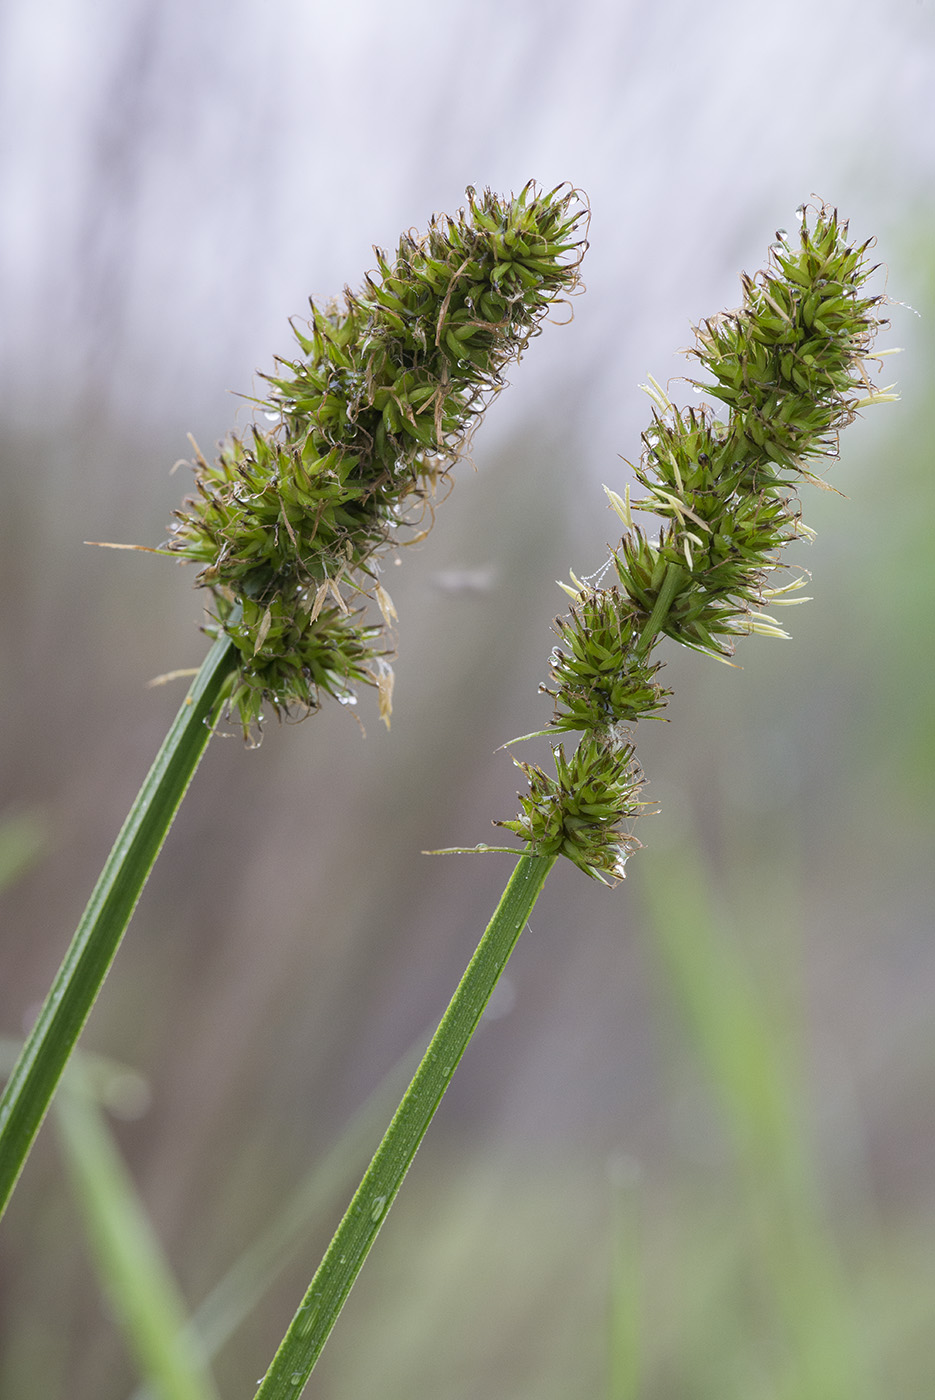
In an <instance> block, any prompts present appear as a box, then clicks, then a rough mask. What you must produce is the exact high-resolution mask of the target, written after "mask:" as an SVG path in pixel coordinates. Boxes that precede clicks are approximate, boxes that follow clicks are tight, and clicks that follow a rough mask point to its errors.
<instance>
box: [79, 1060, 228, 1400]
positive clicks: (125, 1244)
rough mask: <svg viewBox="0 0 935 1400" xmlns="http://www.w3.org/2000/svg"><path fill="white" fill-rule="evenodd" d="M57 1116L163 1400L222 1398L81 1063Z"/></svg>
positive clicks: (125, 1312)
mask: <svg viewBox="0 0 935 1400" xmlns="http://www.w3.org/2000/svg"><path fill="white" fill-rule="evenodd" d="M73 1070H77V1071H78V1072H72V1073H69V1075H68V1076H67V1079H66V1082H65V1084H64V1085H63V1087H62V1092H61V1094H60V1095H59V1097H58V1100H57V1102H56V1121H57V1124H58V1127H59V1130H60V1134H61V1139H62V1145H63V1148H64V1151H65V1157H66V1161H67V1163H68V1167H69V1171H70V1173H71V1176H72V1179H73V1182H74V1187H75V1194H76V1196H77V1199H78V1202H79V1205H80V1208H81V1213H82V1216H83V1220H84V1228H85V1233H86V1235H87V1239H88V1243H89V1245H90V1249H91V1253H92V1256H93V1259H94V1264H95V1267H96V1270H97V1274H98V1277H99V1279H100V1282H101V1285H102V1288H103V1290H104V1292H105V1293H106V1295H107V1297H108V1299H109V1301H110V1306H111V1309H112V1311H113V1314H114V1316H115V1318H116V1319H117V1321H118V1323H119V1325H120V1328H121V1330H122V1332H123V1335H124V1337H125V1340H126V1343H127V1347H128V1349H129V1351H130V1352H131V1353H132V1355H133V1356H134V1358H135V1360H136V1363H137V1365H138V1366H139V1368H140V1370H141V1372H142V1373H143V1375H144V1376H146V1377H147V1379H148V1380H149V1382H150V1384H151V1386H152V1390H153V1393H154V1394H155V1395H157V1396H158V1397H159V1400H217V1397H218V1391H217V1389H216V1388H215V1386H214V1383H213V1381H212V1379H211V1375H210V1372H209V1369H208V1367H207V1364H206V1362H205V1361H204V1358H203V1357H202V1355H201V1352H200V1349H199V1348H198V1346H197V1344H196V1343H194V1342H193V1341H192V1339H191V1335H190V1333H189V1332H188V1330H187V1328H186V1326H185V1322H186V1308H185V1304H184V1302H183V1300H182V1298H181V1296H180V1295H179V1292H178V1289H177V1287H176V1284H175V1280H174V1278H173V1276H172V1273H171V1270H170V1269H169V1266H168V1264H167V1262H166V1259H165V1256H164V1255H163V1252H162V1249H161V1246H160V1244H159V1241H158V1240H157V1239H156V1237H155V1235H154V1233H153V1230H152V1227H151V1225H150V1222H149V1219H148V1217H147V1214H146V1211H145V1209H144V1207H143V1203H142V1201H141V1200H140V1197H139V1194H138V1193H137V1190H136V1187H135V1186H134V1184H133V1180H132V1178H131V1176H130V1173H129V1172H128V1171H127V1168H126V1166H125V1164H124V1161H123V1158H122V1157H121V1155H120V1153H119V1151H118V1150H117V1146H116V1144H115V1142H114V1139H113V1135H112V1133H111V1131H110V1128H109V1127H108V1125H107V1122H106V1121H105V1119H104V1115H103V1111H102V1110H101V1108H100V1107H99V1105H98V1104H97V1103H96V1101H95V1100H94V1098H93V1097H92V1095H91V1094H90V1093H89V1092H88V1089H87V1086H86V1085H85V1084H84V1077H83V1075H82V1074H81V1073H80V1070H78V1067H77V1066H74V1067H73Z"/></svg>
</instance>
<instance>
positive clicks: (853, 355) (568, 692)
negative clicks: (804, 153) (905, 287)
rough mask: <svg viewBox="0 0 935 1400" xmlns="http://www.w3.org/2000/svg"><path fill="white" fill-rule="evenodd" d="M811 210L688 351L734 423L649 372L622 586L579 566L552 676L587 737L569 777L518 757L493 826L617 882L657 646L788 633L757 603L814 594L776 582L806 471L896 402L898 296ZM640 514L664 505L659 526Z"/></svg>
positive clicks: (656, 703) (714, 647) (563, 710)
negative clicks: (518, 792) (885, 316)
mask: <svg viewBox="0 0 935 1400" xmlns="http://www.w3.org/2000/svg"><path fill="white" fill-rule="evenodd" d="M799 213H800V217H801V231H800V234H799V238H798V242H797V246H793V245H792V243H791V242H790V241H788V240H787V238H786V236H785V235H784V234H779V235H777V238H778V242H777V243H776V244H775V245H774V246H773V248H772V249H771V250H770V260H769V265H768V267H767V269H766V270H765V271H764V272H761V273H760V274H759V276H757V277H755V278H753V277H748V276H746V275H744V277H743V278H742V289H743V304H742V306H741V307H740V309H739V310H738V311H734V312H729V313H726V314H724V315H721V316H717V317H714V318H713V319H711V320H709V321H705V322H704V323H703V324H702V325H701V326H699V327H698V328H697V329H696V331H695V346H694V348H693V349H692V350H691V351H690V352H689V353H690V354H692V355H693V356H694V357H695V358H696V359H698V360H700V361H701V364H702V365H703V366H704V368H705V369H706V370H707V371H708V373H709V374H710V375H711V377H712V379H713V381H714V382H713V383H703V384H696V385H695V387H696V388H698V389H700V390H701V391H702V392H704V393H707V394H709V395H710V396H711V397H712V398H716V399H719V400H721V402H722V403H723V404H724V405H725V406H726V408H727V411H728V416H727V420H726V422H722V421H719V420H717V419H715V418H714V416H713V414H712V413H711V411H710V410H709V409H708V408H707V407H701V408H695V409H687V410H683V409H679V408H676V407H675V406H674V405H673V404H672V403H671V402H670V400H669V398H668V396H667V395H666V394H665V392H664V391H663V390H662V389H661V388H660V387H659V385H658V384H656V383H655V382H654V381H653V382H651V386H650V388H649V393H650V396H651V398H652V399H653V401H654V403H655V405H656V408H655V411H654V414H653V421H652V423H651V425H650V427H649V428H648V429H647V431H646V432H645V433H644V434H643V449H644V450H643V455H642V458H641V460H640V463H639V465H638V466H636V467H635V468H634V469H633V470H634V473H635V475H636V478H637V480H638V481H639V483H640V485H641V486H642V487H643V488H644V489H645V491H646V492H647V494H646V496H645V497H644V498H643V499H642V500H640V501H638V502H633V503H631V501H630V496H629V490H627V492H626V494H625V496H623V497H621V496H620V495H618V494H617V493H616V492H614V491H609V490H608V492H607V495H608V498H609V500H610V504H611V506H612V507H613V509H614V510H615V511H616V513H617V515H618V516H619V517H620V519H621V521H622V522H623V524H624V525H625V526H626V533H625V534H624V536H623V539H622V541H621V544H620V546H619V548H618V549H616V550H615V551H614V552H613V554H612V563H613V567H614V570H615V572H616V575H617V584H616V585H615V586H614V587H613V588H610V589H602V588H596V587H591V586H590V585H587V584H583V583H581V582H580V581H579V580H578V579H576V578H575V577H574V575H572V583H573V586H568V585H565V584H563V585H562V587H563V588H565V590H566V592H568V593H569V594H570V595H571V597H572V598H573V599H574V607H573V608H572V610H571V613H570V614H569V616H568V617H566V618H563V619H560V620H558V621H557V623H556V627H557V630H558V633H559V637H560V639H561V641H562V646H561V647H556V648H555V650H554V651H553V653H552V664H551V676H552V680H553V682H554V685H553V687H548V686H543V687H542V689H543V690H545V691H546V693H547V694H549V695H550V696H552V698H553V700H554V702H555V713H554V715H553V718H552V721H551V728H552V729H555V730H559V731H567V730H578V731H582V732H583V733H584V736H585V737H584V738H583V739H582V740H581V743H580V746H579V748H578V750H577V751H576V752H575V754H574V755H573V756H572V758H571V759H570V760H566V758H565V756H564V752H563V750H562V746H561V745H558V746H557V747H556V748H555V749H554V750H553V752H554V756H555V764H556V771H557V775H558V776H557V781H556V780H553V779H550V778H547V777H546V776H545V774H544V773H543V772H542V771H541V769H539V768H534V767H531V766H529V765H527V764H520V765H519V766H520V767H521V768H522V769H523V771H524V772H525V773H526V775H527V777H528V778H529V789H530V790H529V795H528V796H525V797H521V799H520V800H521V803H522V808H523V815H522V816H521V817H520V818H518V819H517V820H516V821H512V822H498V823H495V824H496V825H498V826H505V827H508V828H509V829H510V830H512V831H514V832H516V833H517V834H518V835H519V836H521V837H522V838H523V839H524V841H525V843H526V846H525V850H526V853H527V854H530V855H554V854H555V853H561V854H562V855H567V856H569V857H570V858H571V859H572V860H574V862H575V864H576V865H579V866H580V867H581V868H582V869H583V870H585V871H586V872H587V873H588V874H589V875H592V876H595V877H596V878H598V879H603V880H605V882H614V881H616V880H617V879H619V878H620V877H621V876H622V874H623V864H624V861H625V859H626V855H627V853H628V852H629V850H630V849H631V848H632V847H633V845H634V844H638V843H635V842H634V841H633V838H632V836H631V835H630V834H629V831H628V829H627V828H628V824H629V823H630V822H631V821H632V819H633V818H634V816H635V815H637V812H638V810H639V808H640V805H641V804H640V803H639V802H638V800H637V794H638V790H639V782H640V778H639V770H638V769H637V767H636V766H635V761H634V759H633V751H632V748H631V746H630V745H629V743H628V742H627V740H626V727H627V726H629V725H633V724H635V723H636V722H637V720H639V719H640V718H641V717H642V716H647V715H648V716H651V717H658V715H659V711H660V709H661V708H662V707H663V706H664V704H665V697H666V695H667V694H668V693H669V692H667V691H665V690H662V689H661V687H660V686H659V685H658V684H657V683H656V681H655V679H654V677H655V674H656V671H657V670H658V663H651V662H650V660H649V656H650V653H651V651H652V649H653V648H654V647H655V646H656V644H657V643H658V641H659V640H660V639H661V638H662V637H663V636H667V637H671V638H672V639H673V640H674V641H677V642H680V643H682V645H684V646H688V647H692V648H694V649H695V650H697V651H701V652H704V653H706V654H707V655H710V656H716V657H719V658H721V659H722V660H727V659H729V657H730V656H731V654H732V652H733V647H734V642H735V639H736V638H737V637H738V636H740V635H743V634H746V633H750V632H758V633H760V634H761V635H764V636H774V637H785V636H786V635H787V633H785V632H784V631H783V630H782V628H781V627H779V625H778V624H777V623H776V621H775V619H774V618H772V617H770V616H768V615H767V614H765V613H763V612H761V611H760V609H761V608H762V607H764V606H765V605H767V604H771V605H774V606H775V605H779V604H783V603H792V602H804V601H805V599H802V598H792V597H789V596H788V595H789V594H790V593H793V592H795V591H796V590H797V589H798V588H799V587H800V586H801V584H802V582H803V580H802V578H797V579H793V580H792V582H790V583H787V584H786V585H785V586H782V585H779V586H776V587H768V586H767V585H768V584H769V582H770V580H771V578H772V576H773V574H774V573H775V571H776V570H777V569H778V568H779V567H780V564H779V551H780V550H781V549H782V547H783V546H784V545H786V544H788V543H790V542H791V541H792V540H795V539H797V538H804V539H810V538H811V537H812V532H811V531H810V530H809V529H808V527H807V526H806V525H804V524H803V523H802V519H801V506H800V503H799V498H798V494H797V489H796V488H797V486H798V483H799V482H800V481H801V480H806V481H819V478H818V476H817V473H816V470H815V467H816V464H817V463H818V462H820V461H821V460H822V459H825V460H830V459H833V458H835V457H837V455H838V434H839V432H840V430H841V428H843V427H845V426H846V425H847V424H848V423H850V422H852V420H853V419H854V418H855V417H856V415H857V412H858V410H859V409H860V408H862V407H864V406H865V405H867V404H870V403H881V402H885V401H887V400H889V399H892V398H894V397H895V395H893V394H891V393H890V392H889V390H888V389H883V390H876V389H874V387H873V385H872V384H871V382H870V379H869V375H868V369H867V360H868V357H869V356H870V355H871V352H872V345H873V339H874V335H875V333H876V332H877V330H878V329H879V328H880V327H881V326H882V325H885V324H886V323H885V322H883V321H880V320H878V319H877V316H876V311H877V308H878V307H879V306H880V305H881V304H882V303H883V302H884V301H885V298H884V297H881V296H865V295H864V294H863V288H864V285H865V283H866V282H867V279H868V278H869V277H870V275H871V274H872V273H873V272H874V271H875V269H874V268H873V267H872V266H870V265H869V264H868V262H867V256H866V255H867V252H868V249H869V247H870V246H871V245H870V244H869V243H864V244H862V245H860V246H858V247H855V246H853V245H851V244H850V243H849V242H848V240H847V225H846V224H843V223H841V222H840V221H839V219H838V216H837V212H836V211H834V210H829V209H827V208H824V207H822V208H819V209H817V210H814V211H812V218H811V220H810V219H809V217H808V211H807V210H806V209H805V208H803V209H801V210H800V211H799ZM605 489H606V488H605ZM634 510H640V511H645V512H652V513H653V514H655V515H656V516H657V517H659V518H661V520H662V522H663V523H662V526H661V528H660V529H659V531H658V534H657V535H656V537H655V538H654V539H653V538H651V537H650V535H649V534H648V533H647V532H645V531H644V530H642V529H641V528H640V527H639V526H638V525H636V524H635V523H634V520H633V511H634ZM540 732H547V731H540ZM524 737H526V738H531V737H534V736H532V735H526V736H524ZM514 742H515V741H514ZM624 755H625V756H626V757H625V758H624ZM576 782H581V783H582V784H583V787H582V789H581V790H580V791H576V789H575V786H574V785H575V783H576ZM591 818H593V820H590V819H591Z"/></svg>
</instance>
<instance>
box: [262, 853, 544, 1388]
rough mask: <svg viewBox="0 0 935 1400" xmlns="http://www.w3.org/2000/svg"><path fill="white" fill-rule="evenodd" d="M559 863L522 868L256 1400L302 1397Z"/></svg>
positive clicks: (530, 862) (540, 860) (530, 860)
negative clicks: (459, 1063) (549, 876)
mask: <svg viewBox="0 0 935 1400" xmlns="http://www.w3.org/2000/svg"><path fill="white" fill-rule="evenodd" d="M555 859H556V857H555V856H522V857H521V858H520V860H519V861H518V863H517V865H516V869H515V870H514V871H513V874H512V875H511V876H510V880H509V883H508V884H507V887H506V889H505V890H504V892H503V897H502V898H501V900H500V903H499V904H498V906H497V909H496V912H495V913H494V916H493V918H492V919H491V921H490V923H489V924H488V926H487V930H486V932H485V933H484V935H483V937H482V938H481V941H480V943H479V944H478V945H477V949H476V951H475V953H474V956H473V957H472V959H471V961H470V963H469V964H468V967H467V970H466V971H465V973H464V976H463V977H462V979H461V981H460V983H459V985H458V989H457V991H456V992H455V994H454V996H453V997H452V999H451V1002H450V1003H449V1005H448V1009H447V1011H446V1012H445V1014H444V1016H443V1017H442V1019H441V1021H440V1023H439V1026H438V1030H437V1031H436V1032H435V1035H434V1036H433V1037H432V1040H431V1043H430V1044H429V1047H428V1049H427V1050H426V1052H425V1055H424V1056H423V1059H422V1063H421V1064H420V1065H419V1068H418V1069H417V1070H416V1072H415V1075H414V1076H413V1078H412V1081H411V1083H410V1085H409V1088H408V1089H407V1090H406V1092H405V1094H404V1095H403V1098H402V1100H401V1102H400V1105H399V1107H398V1108H397V1110H396V1113H395V1115H394V1117H393V1120H392V1122H391V1123H390V1126H389V1127H388V1128H387V1130H386V1133H385V1135H384V1138H383V1141H382V1142H381V1143H380V1146H379V1147H378V1148H377V1150H376V1153H375V1154H374V1157H373V1160H372V1161H371V1163H370V1166H369V1167H368V1168H367V1171H366V1172H365V1173H364V1177H363V1180H362V1181H361V1183H360V1186H359V1187H358V1188H357V1191H356V1193H355V1195H354V1198H353V1200H352V1201H351V1203H350V1205H349V1206H348V1208H347V1211H346V1213H345V1215H344V1219H343V1220H342V1221H341V1223H340V1225H339V1226H338V1228H337V1231H336V1232H335V1235H334V1238H333V1239H332V1241H331V1244H330V1245H329V1246H328V1250H327V1253H326V1254H325V1257H324V1259H323V1260H322V1262H321V1264H320V1265H319V1267H318V1271H317V1273H316V1274H315V1277H314V1278H313V1279H312V1281H311V1283H310V1284H309V1287H308V1291H307V1292H306V1294H305V1297H304V1298H303V1300H302V1303H301V1306H300V1307H299V1310H298V1312H297V1313H296V1315H295V1317H294V1318H293V1320H292V1322H291V1324H290V1326H289V1330H288V1331H287V1333H286V1335H285V1337H284V1338H283V1340H282V1343H281V1344H280V1347H279V1350H278V1351H277V1352H276V1355H275V1356H274V1358H273V1360H272V1363H271V1365H270V1368H269V1370H268V1371H267V1373H266V1375H265V1376H264V1378H263V1380H262V1382H261V1384H260V1388H259V1390H257V1392H256V1395H255V1398H254V1400H296V1398H297V1397H298V1396H299V1395H301V1393H302V1389H303V1387H304V1386H305V1384H306V1382H307V1380H308V1378H309V1376H310V1375H311V1373H312V1369H313V1367H314V1365H315V1363H316V1361H317V1360H318V1357H319V1355H320V1354H321V1350H322V1348H323V1347H324V1345H325V1342H326V1341H327V1340H328V1336H329V1334H330V1332H331V1329H332V1327H333V1326H334V1324H335V1322H336V1321H337V1317H338V1314H339V1313H340V1311H341V1309H342V1307H343V1306H344V1303H345V1301H346V1299H347V1296H348V1294H349V1293H350V1291H351V1288H352V1286H353V1284H354V1280H355V1279H356V1278H357V1275H358V1273H359V1272H360V1270H361V1267H362V1266H363V1263H364V1260H365V1259H366V1257H367V1254H368V1253H369V1251H370V1246H371V1245H372V1244H373V1242H374V1240H375V1239H376V1237H377V1234H378V1233H379V1230H380V1226H381V1225H382V1224H383V1221H384V1220H385V1219H386V1215H387V1212H388V1211H389V1208H390V1206H391V1205H392V1203H393V1201H394V1200H395V1198H396V1193H397V1192H398V1191H399V1188H400V1186H401V1185H402V1181H403V1177H404V1176H405V1175H406V1172H407V1171H408V1170H409V1167H410V1165H411V1163H412V1159H413V1157H414V1156H415V1155H416V1149H417V1148H418V1146H419V1143H420V1142H421V1141H422V1138H423V1137H424V1136H425V1132H426V1129H427V1128H428V1126H429V1123H430V1122H431V1121H432V1117H433V1115H434V1113H435V1110H436V1108H437V1107H438V1105H439V1103H440V1102H441V1099H442V1096H443V1094H444V1092H445V1090H446V1089H447V1087H448V1084H449V1082H450V1080H451V1076H452V1075H453V1074H454V1071H455V1069H456V1068H457V1065H458V1062H459V1061H460V1059H461V1056H462V1055H463V1054H464V1051H465V1049H466V1047H467V1044H468V1041H469V1040H470V1039H471V1036H472V1035H473V1034H474V1031H475V1029H476V1028H477V1023H478V1022H479V1020H480V1018H481V1015H482V1014H483V1011H484V1007H485V1006H486V1005H487V1002H488V1000H489V998H490V994H491V992H492V991H493V989H494V987H495V986H496V984H497V980H498V978H499V977H500V974H501V973H502V971H503V969H504V968H505V967H506V964H507V962H508V960H509V957H510V954H511V953H512V952H513V949H514V948H515V946H516V943H517V940H518V939H519V936H520V934H521V933H522V931H523V929H524V928H525V926H526V921H527V920H528V918H529V915H530V913H531V911H532V908H533V905H534V904H535V902H536V900H537V899H538V897H539V894H540V892H541V890H542V886H543V884H544V883H545V878H546V876H547V875H548V873H549V871H550V870H551V868H552V865H553V864H554V862H555Z"/></svg>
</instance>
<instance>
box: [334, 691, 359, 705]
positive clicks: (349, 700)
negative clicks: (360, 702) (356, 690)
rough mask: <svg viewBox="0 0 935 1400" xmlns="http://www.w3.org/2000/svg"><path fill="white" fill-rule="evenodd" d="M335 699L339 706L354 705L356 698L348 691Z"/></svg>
mask: <svg viewBox="0 0 935 1400" xmlns="http://www.w3.org/2000/svg"><path fill="white" fill-rule="evenodd" d="M337 699H338V704H339V705H356V704H357V696H356V695H354V694H353V692H352V691H350V690H348V691H345V693H344V694H343V695H339V696H338V697H337Z"/></svg>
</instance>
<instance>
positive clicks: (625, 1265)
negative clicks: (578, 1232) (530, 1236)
mask: <svg viewBox="0 0 935 1400" xmlns="http://www.w3.org/2000/svg"><path fill="white" fill-rule="evenodd" d="M609 1173H610V1187H611V1193H612V1194H611V1238H610V1251H611V1254H610V1288H609V1304H610V1307H609V1318H608V1385H607V1396H608V1400H639V1397H640V1394H641V1393H642V1389H643V1387H642V1371H643V1367H642V1346H641V1335H642V1329H643V1315H642V1314H643V1296H642V1293H643V1289H642V1284H643V1279H642V1268H641V1261H640V1254H639V1244H640V1239H639V1235H640V1228H639V1207H638V1204H637V1198H638V1193H639V1175H640V1173H639V1167H638V1165H637V1163H636V1162H634V1161H633V1160H632V1159H631V1158H627V1157H624V1156H618V1157H615V1158H614V1159H613V1160H612V1161H611V1162H610V1164H609Z"/></svg>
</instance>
